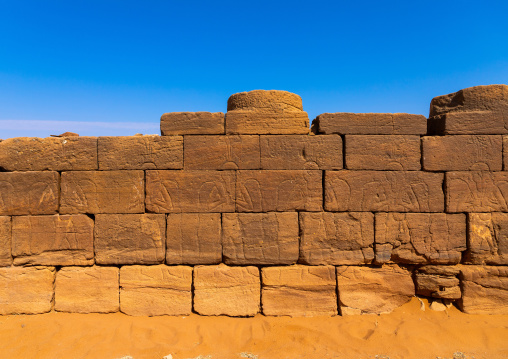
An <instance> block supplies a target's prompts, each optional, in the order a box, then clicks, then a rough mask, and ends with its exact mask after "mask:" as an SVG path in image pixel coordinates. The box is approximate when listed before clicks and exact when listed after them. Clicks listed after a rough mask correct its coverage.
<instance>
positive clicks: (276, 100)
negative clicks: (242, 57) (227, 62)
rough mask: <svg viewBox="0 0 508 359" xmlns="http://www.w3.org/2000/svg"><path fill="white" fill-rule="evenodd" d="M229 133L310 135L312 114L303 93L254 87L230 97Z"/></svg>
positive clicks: (227, 125)
mask: <svg viewBox="0 0 508 359" xmlns="http://www.w3.org/2000/svg"><path fill="white" fill-rule="evenodd" d="M226 133H228V134H231V133H237V134H252V135H254V134H287V135H289V134H307V133H309V117H308V115H307V113H306V112H304V111H303V108H302V99H301V98H300V96H298V95H296V94H293V93H290V92H287V91H276V90H270V91H265V90H255V91H250V92H241V93H237V94H234V95H232V96H231V97H230V98H229V99H228V112H227V113H226Z"/></svg>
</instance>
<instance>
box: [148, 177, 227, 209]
mask: <svg viewBox="0 0 508 359" xmlns="http://www.w3.org/2000/svg"><path fill="white" fill-rule="evenodd" d="M146 209H147V210H148V211H150V212H156V213H175V212H176V213H181V212H191V213H200V212H201V213H202V212H234V210H235V173H234V172H233V171H146Z"/></svg>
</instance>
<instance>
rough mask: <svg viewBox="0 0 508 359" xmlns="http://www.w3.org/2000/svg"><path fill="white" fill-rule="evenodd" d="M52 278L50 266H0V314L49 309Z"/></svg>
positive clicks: (36, 312) (40, 311)
mask: <svg viewBox="0 0 508 359" xmlns="http://www.w3.org/2000/svg"><path fill="white" fill-rule="evenodd" d="M54 280H55V269H54V268H52V267H26V268H24V267H9V268H0V315H11V314H40V313H47V312H49V311H51V308H52V307H53V282H54Z"/></svg>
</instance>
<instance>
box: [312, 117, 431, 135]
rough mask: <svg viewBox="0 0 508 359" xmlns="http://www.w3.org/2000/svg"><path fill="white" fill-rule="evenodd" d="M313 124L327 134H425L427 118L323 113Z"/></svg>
mask: <svg viewBox="0 0 508 359" xmlns="http://www.w3.org/2000/svg"><path fill="white" fill-rule="evenodd" d="M313 126H316V127H317V128H318V131H319V133H321V134H326V135H329V134H332V133H338V134H339V135H424V134H426V133H427V118H426V117H425V116H422V115H412V114H408V113H346V112H339V113H323V114H321V115H319V116H318V117H317V118H316V119H315V120H314V122H313Z"/></svg>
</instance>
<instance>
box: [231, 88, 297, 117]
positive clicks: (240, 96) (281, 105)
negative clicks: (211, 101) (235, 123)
mask: <svg viewBox="0 0 508 359" xmlns="http://www.w3.org/2000/svg"><path fill="white" fill-rule="evenodd" d="M245 109H247V110H252V111H262V110H267V111H268V110H269V111H274V112H283V111H286V110H289V111H303V105H302V98H301V97H300V96H298V95H297V94H294V93H291V92H288V91H278V90H268V91H267V90H254V91H248V92H238V93H235V94H233V95H231V96H230V97H229V99H228V111H235V110H245Z"/></svg>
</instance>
